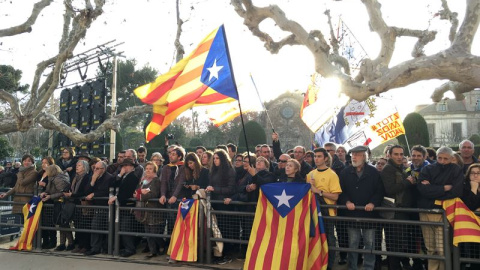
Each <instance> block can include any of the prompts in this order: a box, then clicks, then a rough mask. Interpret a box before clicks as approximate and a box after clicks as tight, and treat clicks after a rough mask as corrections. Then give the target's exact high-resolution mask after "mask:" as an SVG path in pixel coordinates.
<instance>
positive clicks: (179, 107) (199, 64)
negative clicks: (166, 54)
mask: <svg viewBox="0 0 480 270" xmlns="http://www.w3.org/2000/svg"><path fill="white" fill-rule="evenodd" d="M134 93H135V95H137V97H138V98H139V99H140V100H141V101H142V102H143V103H146V104H152V105H153V117H152V121H151V122H150V124H149V125H148V127H147V129H146V131H145V134H146V141H147V142H148V141H150V140H151V139H153V138H154V137H155V136H156V135H158V134H160V133H161V132H162V131H163V130H164V129H165V128H166V127H167V126H168V125H169V124H170V123H171V122H172V121H173V120H175V118H177V117H178V116H179V115H180V114H181V113H182V112H184V111H186V110H187V109H190V108H192V107H193V106H194V105H195V106H200V105H209V104H219V103H225V102H231V101H233V100H236V99H238V94H237V88H236V85H235V80H234V77H233V70H232V63H231V61H230V56H229V52H228V46H227V42H226V36H225V28H224V26H223V25H222V26H220V27H219V28H217V29H215V30H214V31H213V32H211V33H210V34H209V35H208V36H207V37H206V38H205V39H204V40H202V42H200V44H199V45H198V47H197V48H196V49H195V50H194V51H193V52H192V53H191V54H190V55H189V56H187V57H185V58H184V59H182V60H181V61H179V62H178V63H177V64H176V65H175V66H174V67H172V69H170V71H168V72H167V73H165V74H163V75H161V76H159V77H158V78H157V79H156V80H155V81H154V82H153V83H149V84H146V85H142V86H140V87H138V88H137V89H135V90H134Z"/></svg>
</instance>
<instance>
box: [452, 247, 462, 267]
mask: <svg viewBox="0 0 480 270" xmlns="http://www.w3.org/2000/svg"><path fill="white" fill-rule="evenodd" d="M452 260H453V270H460V247H453V259H452Z"/></svg>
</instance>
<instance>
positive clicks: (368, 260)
mask: <svg viewBox="0 0 480 270" xmlns="http://www.w3.org/2000/svg"><path fill="white" fill-rule="evenodd" d="M347 230H348V247H349V248H354V249H357V248H358V245H359V244H360V239H361V237H362V233H363V243H364V244H365V250H373V249H374V248H375V229H353V228H348V229H347ZM357 263H358V253H356V252H349V253H348V269H349V270H357ZM374 267H375V254H371V253H364V255H363V269H365V270H369V269H371V270H373V268H374Z"/></svg>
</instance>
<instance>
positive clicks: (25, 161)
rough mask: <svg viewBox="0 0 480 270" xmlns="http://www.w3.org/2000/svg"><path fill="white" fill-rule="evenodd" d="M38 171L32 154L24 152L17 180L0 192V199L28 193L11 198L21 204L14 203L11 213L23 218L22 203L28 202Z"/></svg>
mask: <svg viewBox="0 0 480 270" xmlns="http://www.w3.org/2000/svg"><path fill="white" fill-rule="evenodd" d="M37 177H38V173H37V170H36V169H35V159H34V158H33V156H32V155H30V154H26V155H24V156H23V157H22V166H21V167H20V169H19V171H18V173H17V182H16V183H15V186H14V187H13V188H12V189H10V190H9V191H8V192H6V193H3V194H0V199H3V198H5V197H8V196H10V195H15V194H22V195H23V194H28V195H24V196H22V195H16V196H15V197H14V198H13V201H14V202H21V203H23V204H14V205H13V207H12V214H17V215H19V216H20V219H21V220H23V213H22V209H23V205H24V204H25V203H28V202H29V201H30V199H31V198H32V195H33V191H34V189H35V182H36V181H37ZM22 223H23V221H22Z"/></svg>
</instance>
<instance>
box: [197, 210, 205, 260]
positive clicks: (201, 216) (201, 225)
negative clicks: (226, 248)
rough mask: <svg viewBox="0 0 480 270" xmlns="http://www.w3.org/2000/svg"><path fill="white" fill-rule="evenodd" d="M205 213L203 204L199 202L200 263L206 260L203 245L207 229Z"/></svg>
mask: <svg viewBox="0 0 480 270" xmlns="http://www.w3.org/2000/svg"><path fill="white" fill-rule="evenodd" d="M204 215H205V213H204V210H203V205H202V204H201V203H200V202H199V206H198V243H199V245H198V248H199V249H200V250H199V252H198V262H200V263H204V262H205V260H204V256H205V255H204V251H205V249H204V248H203V245H204V243H205V235H204V231H205V226H204V222H205V218H204V217H205V216H204Z"/></svg>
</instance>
